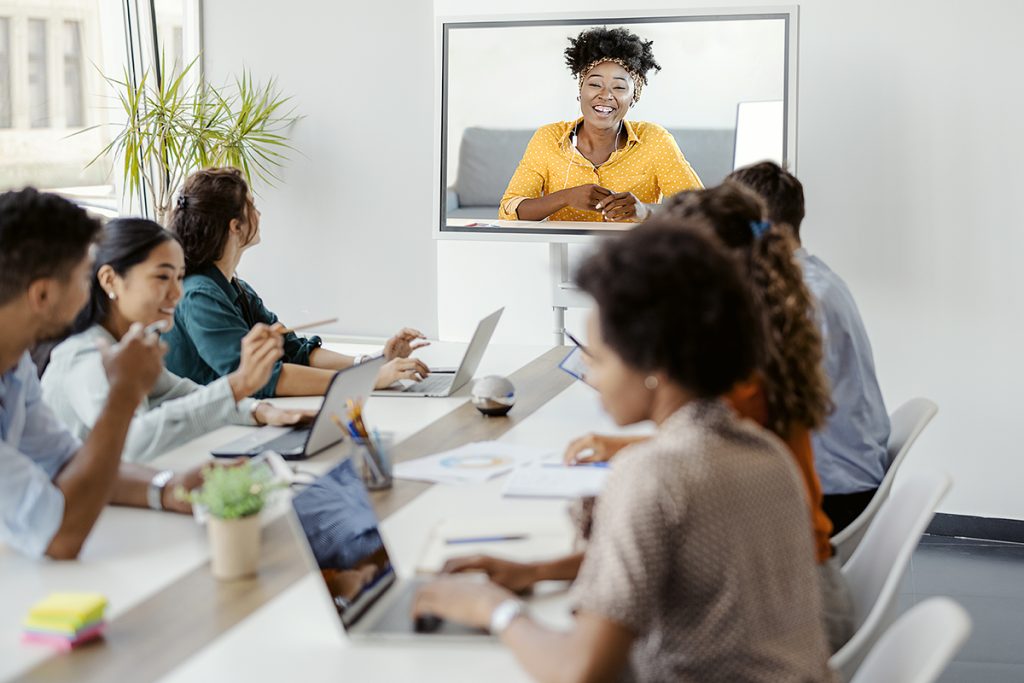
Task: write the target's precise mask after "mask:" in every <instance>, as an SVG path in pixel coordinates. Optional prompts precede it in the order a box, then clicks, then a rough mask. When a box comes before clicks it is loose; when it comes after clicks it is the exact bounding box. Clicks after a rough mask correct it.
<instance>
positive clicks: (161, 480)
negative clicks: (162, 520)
mask: <svg viewBox="0 0 1024 683" xmlns="http://www.w3.org/2000/svg"><path fill="white" fill-rule="evenodd" d="M173 477H174V472H172V471H171V470H163V471H162V472H157V473H156V474H154V475H153V478H152V479H150V480H149V488H147V489H146V502H147V503H148V504H149V507H150V508H151V509H153V510H163V509H164V500H163V498H164V488H166V487H167V483H168V482H169V481H170V480H171V479H172V478H173Z"/></svg>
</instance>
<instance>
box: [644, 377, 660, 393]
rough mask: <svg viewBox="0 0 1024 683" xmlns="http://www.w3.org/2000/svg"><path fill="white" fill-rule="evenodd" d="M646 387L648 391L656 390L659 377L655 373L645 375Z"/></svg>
mask: <svg viewBox="0 0 1024 683" xmlns="http://www.w3.org/2000/svg"><path fill="white" fill-rule="evenodd" d="M644 387H645V388H646V389H647V390H648V391H654V390H655V389H657V388H658V378H657V377H655V376H654V375H647V377H644Z"/></svg>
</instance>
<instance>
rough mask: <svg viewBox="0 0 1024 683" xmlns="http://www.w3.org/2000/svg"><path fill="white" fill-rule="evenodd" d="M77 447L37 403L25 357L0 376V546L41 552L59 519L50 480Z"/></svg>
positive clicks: (60, 502) (60, 498)
mask: <svg viewBox="0 0 1024 683" xmlns="http://www.w3.org/2000/svg"><path fill="white" fill-rule="evenodd" d="M81 445H82V444H81V442H79V440H78V439H76V438H75V437H74V436H73V435H72V434H71V432H69V431H68V429H67V427H65V426H64V425H63V424H61V423H60V421H59V420H58V419H57V418H56V416H54V414H53V412H52V411H51V410H50V408H49V407H47V405H46V404H45V403H44V402H43V396H42V391H41V389H40V387H39V378H38V376H37V372H36V366H35V364H33V363H32V359H31V358H30V357H29V354H28V353H27V352H26V353H25V354H24V355H23V356H22V357H21V359H20V360H19V361H18V365H17V366H16V367H14V368H13V369H11V370H8V371H7V372H5V373H3V374H2V375H0V541H2V542H4V543H6V544H8V545H10V546H11V547H13V548H15V549H17V550H18V551H20V552H22V553H25V554H26V555H32V556H36V557H38V556H41V555H43V553H45V552H46V548H47V547H49V545H50V541H52V540H53V537H54V535H56V533H57V530H58V529H60V524H61V520H62V519H63V517H64V494H63V493H61V491H60V489H59V488H57V486H56V485H55V484H54V483H53V479H54V477H56V476H57V473H58V472H60V470H61V468H62V467H64V465H65V464H66V463H67V462H68V460H70V459H71V458H72V456H74V454H75V453H76V452H77V451H78V449H79V448H80V447H81Z"/></svg>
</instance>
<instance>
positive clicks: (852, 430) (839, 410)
mask: <svg viewBox="0 0 1024 683" xmlns="http://www.w3.org/2000/svg"><path fill="white" fill-rule="evenodd" d="M726 180H732V181H735V182H738V183H740V184H741V185H744V186H746V187H748V188H750V189H751V190H753V191H754V192H756V193H757V194H758V195H760V197H761V199H762V200H764V202H765V207H766V210H767V215H766V216H765V218H767V219H768V220H770V221H771V222H772V223H786V224H788V225H789V226H791V227H792V228H793V235H794V237H795V238H796V239H797V241H798V242H799V241H800V223H801V222H802V221H803V218H804V189H803V185H802V184H801V183H800V181H799V180H797V178H796V177H795V176H794V175H793V174H791V173H789V172H788V171H787V170H785V169H784V168H782V167H781V166H779V165H778V164H776V163H774V162H771V161H762V162H760V163H757V164H754V165H752V166H747V167H745V168H741V169H738V170H736V171H733V172H732V173H731V174H730V175H729V177H728V178H726ZM796 257H797V259H798V260H799V262H800V267H801V269H802V270H803V273H804V283H805V284H806V285H807V288H808V289H809V290H810V291H811V294H813V295H814V298H815V299H816V301H817V304H818V306H817V308H818V310H817V321H818V327H819V330H820V332H821V337H822V346H823V350H824V352H825V357H824V362H823V365H824V370H825V374H826V375H827V376H828V380H829V384H830V385H831V387H832V403H833V404H834V405H835V410H834V411H833V412H832V414H831V415H830V416H829V418H828V421H827V422H826V423H825V426H824V427H822V428H821V429H819V430H818V431H817V432H816V433H815V434H814V435H813V436H812V443H813V446H814V466H815V469H816V470H817V472H818V477H819V479H820V480H821V488H822V491H823V492H824V494H825V499H824V502H823V508H824V510H825V514H827V515H828V516H829V518H830V519H831V520H832V525H833V530H832V533H833V534H835V533H838V532H839V531H842V530H843V529H844V528H846V526H847V525H849V524H850V522H852V521H853V520H854V519H856V518H857V517H858V516H859V515H860V513H861V512H863V511H864V508H865V507H867V505H868V503H869V502H871V498H872V496H874V494H875V491H876V490H877V489H878V485H879V484H880V483H881V482H882V477H884V476H885V471H886V469H888V467H889V456H888V441H889V414H888V413H887V412H886V410H885V401H884V400H883V399H882V391H881V389H880V388H879V386H878V379H877V377H876V376H875V360H874V357H873V355H872V352H871V341H870V340H869V339H868V334H867V330H866V329H865V328H864V322H863V321H862V320H861V317H860V312H859V311H858V310H857V303H856V302H855V301H854V299H853V294H851V293H850V290H849V288H848V287H847V286H846V283H845V282H843V280H842V278H840V277H839V276H838V275H837V274H836V273H835V272H833V271H832V269H831V268H829V267H828V266H827V265H826V264H825V262H824V261H822V260H821V259H819V258H818V257H817V256H813V255H812V254H810V253H808V251H807V250H806V249H804V248H803V247H802V246H801V247H800V249H799V250H797V252H796Z"/></svg>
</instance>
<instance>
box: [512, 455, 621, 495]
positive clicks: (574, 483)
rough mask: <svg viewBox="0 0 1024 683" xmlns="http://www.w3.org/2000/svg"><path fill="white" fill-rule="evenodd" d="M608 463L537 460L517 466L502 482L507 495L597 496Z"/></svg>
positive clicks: (604, 477) (602, 485)
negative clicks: (582, 463) (597, 464)
mask: <svg viewBox="0 0 1024 683" xmlns="http://www.w3.org/2000/svg"><path fill="white" fill-rule="evenodd" d="M610 471H611V470H610V469H609V468H608V467H607V466H603V463H602V466H596V465H574V466H572V467H569V466H566V465H562V464H560V463H557V462H550V461H540V462H534V463H531V464H528V465H523V466H522V467H517V468H516V469H515V471H514V472H512V476H510V477H509V478H508V479H507V480H506V481H505V489H504V495H505V496H506V497H509V498H568V499H573V498H582V497H585V496H596V495H597V494H599V493H600V492H601V489H602V488H604V482H605V480H606V479H607V478H608V474H609V473H610Z"/></svg>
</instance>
